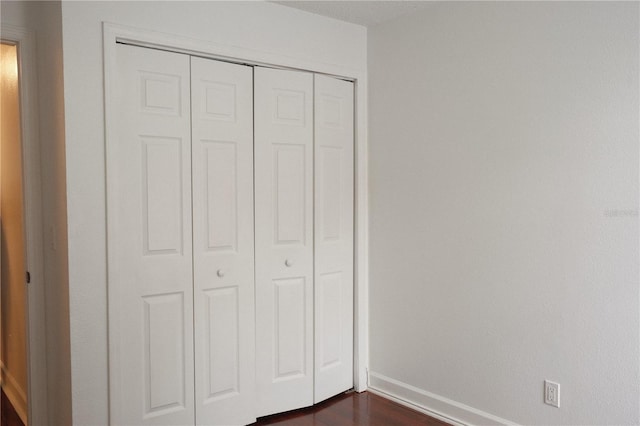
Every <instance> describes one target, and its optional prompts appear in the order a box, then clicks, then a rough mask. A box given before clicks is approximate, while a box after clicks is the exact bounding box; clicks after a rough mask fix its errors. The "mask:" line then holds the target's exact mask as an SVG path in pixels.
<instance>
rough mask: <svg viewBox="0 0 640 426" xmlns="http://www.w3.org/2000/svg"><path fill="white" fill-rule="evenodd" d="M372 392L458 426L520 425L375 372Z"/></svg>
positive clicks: (370, 376)
mask: <svg viewBox="0 0 640 426" xmlns="http://www.w3.org/2000/svg"><path fill="white" fill-rule="evenodd" d="M368 390H369V391H370V392H372V393H375V394H378V395H381V396H384V397H386V398H389V399H391V400H393V401H395V402H398V403H399V404H402V405H405V406H407V407H409V408H413V409H414V410H417V411H420V412H422V413H425V414H427V415H429V416H432V417H435V418H437V419H439V420H442V421H445V422H447V423H451V424H452V425H454V426H472V425H473V426H476V425H477V426H480V425H483V426H484V425H500V426H517V424H516V423H514V422H511V421H509V420H506V419H503V418H500V417H497V416H494V415H493V414H489V413H485V412H484V411H481V410H478V409H475V408H473V407H469V406H468V405H465V404H461V403H459V402H457V401H453V400H451V399H448V398H445V397H442V396H440V395H436V394H433V393H431V392H427V391H425V390H422V389H419V388H416V387H415V386H411V385H409V384H407V383H403V382H400V381H398V380H395V379H392V378H390V377H386V376H384V375H382V374H378V373H374V372H371V373H369V389H368Z"/></svg>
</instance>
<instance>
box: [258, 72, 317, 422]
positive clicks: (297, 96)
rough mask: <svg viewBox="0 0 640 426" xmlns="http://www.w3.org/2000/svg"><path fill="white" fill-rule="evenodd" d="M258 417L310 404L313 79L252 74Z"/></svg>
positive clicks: (293, 74) (288, 74)
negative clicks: (253, 79)
mask: <svg viewBox="0 0 640 426" xmlns="http://www.w3.org/2000/svg"><path fill="white" fill-rule="evenodd" d="M254 96H255V158H256V161H255V203H256V205H255V214H256V237H255V239H256V333H257V334H256V336H257V337H256V385H257V395H256V404H257V415H258V416H264V415H268V414H272V413H277V412H281V411H287V410H292V409H296V408H300V407H304V406H309V405H312V404H313V108H312V106H313V76H312V74H309V73H304V72H296V71H285V70H275V69H267V68H259V67H258V68H255V94H254Z"/></svg>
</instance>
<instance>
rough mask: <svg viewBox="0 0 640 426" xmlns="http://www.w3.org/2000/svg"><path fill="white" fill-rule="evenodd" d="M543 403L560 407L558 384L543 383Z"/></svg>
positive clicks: (547, 381) (546, 381)
mask: <svg viewBox="0 0 640 426" xmlns="http://www.w3.org/2000/svg"><path fill="white" fill-rule="evenodd" d="M544 403H545V404H547V405H552V406H554V407H560V385H559V384H558V383H554V382H550V381H549V380H545V381H544Z"/></svg>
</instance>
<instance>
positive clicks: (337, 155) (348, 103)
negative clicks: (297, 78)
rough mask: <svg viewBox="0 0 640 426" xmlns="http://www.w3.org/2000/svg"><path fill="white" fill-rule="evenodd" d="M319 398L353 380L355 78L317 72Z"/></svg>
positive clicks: (316, 245) (315, 172)
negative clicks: (330, 75) (332, 76)
mask: <svg viewBox="0 0 640 426" xmlns="http://www.w3.org/2000/svg"><path fill="white" fill-rule="evenodd" d="M314 92H315V95H314V102H315V114H314V117H315V126H314V127H315V140H314V146H315V149H314V164H315V167H314V176H315V179H314V181H315V203H314V207H315V208H314V211H315V217H314V228H315V233H314V234H315V253H314V260H315V262H314V265H315V267H314V281H315V291H314V301H315V303H314V305H315V306H314V307H315V322H314V323H315V327H314V328H315V333H314V335H315V351H314V352H315V381H314V382H315V384H314V389H315V392H314V403H317V402H320V401H323V400H325V399H327V398H329V397H331V396H334V395H336V394H338V393H340V392H342V391H345V390H347V389H350V388H351V387H352V386H353V257H354V256H353V237H354V229H353V220H354V219H353V204H354V198H353V195H354V194H353V192H354V191H353V186H354V185H353V176H354V174H353V168H354V162H353V160H354V159H353V149H354V148H353V147H354V143H353V141H354V133H353V112H354V108H353V83H351V82H348V81H343V80H339V79H336V78H331V77H327V76H323V75H318V74H316V75H315V87H314Z"/></svg>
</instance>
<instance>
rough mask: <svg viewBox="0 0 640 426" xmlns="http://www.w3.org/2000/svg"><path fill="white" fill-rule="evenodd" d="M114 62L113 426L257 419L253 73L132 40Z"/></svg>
mask: <svg viewBox="0 0 640 426" xmlns="http://www.w3.org/2000/svg"><path fill="white" fill-rule="evenodd" d="M116 54H117V70H118V71H117V75H116V76H115V82H114V85H115V101H116V102H117V113H116V114H115V116H114V117H112V119H113V120H114V126H113V127H112V128H113V129H116V134H115V135H114V137H113V138H110V144H109V145H108V146H107V194H108V198H107V205H108V231H107V232H108V253H109V346H110V366H109V371H110V395H111V399H110V401H111V403H110V406H111V422H112V423H113V424H119V425H120V424H121V425H143V424H144V425H147V424H148V425H193V424H203V425H204V424H207V425H213V424H219V425H230V424H247V423H251V422H252V421H253V420H254V419H255V416H254V399H255V398H254V386H255V385H254V383H255V377H254V365H255V364H254V309H255V307H254V294H253V263H254V262H253V251H254V250H253V149H252V145H253V140H252V139H253V129H252V122H253V111H252V110H253V106H252V70H251V68H250V67H246V66H241V65H234V64H228V63H222V62H216V61H212V60H205V59H199V58H190V57H189V56H188V55H182V54H177V53H169V52H162V51H158V50H152V49H145V48H140V47H132V46H126V45H118V46H117V49H116ZM190 68H191V69H190ZM194 336H195V339H194Z"/></svg>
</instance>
